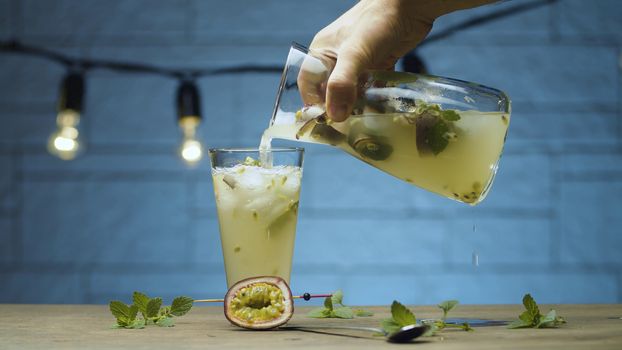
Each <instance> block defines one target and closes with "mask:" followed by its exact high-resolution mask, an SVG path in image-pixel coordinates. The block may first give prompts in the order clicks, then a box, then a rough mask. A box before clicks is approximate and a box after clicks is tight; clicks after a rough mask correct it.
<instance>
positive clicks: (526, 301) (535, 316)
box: [523, 294, 540, 323]
mask: <svg viewBox="0 0 622 350" xmlns="http://www.w3.org/2000/svg"><path fill="white" fill-rule="evenodd" d="M523 305H524V306H525V309H526V310H527V312H528V313H529V316H530V317H531V320H532V323H539V319H540V309H539V308H538V304H536V301H535V300H533V298H532V297H531V294H525V296H524V297H523Z"/></svg>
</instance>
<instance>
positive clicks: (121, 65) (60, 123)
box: [0, 0, 557, 164]
mask: <svg viewBox="0 0 622 350" xmlns="http://www.w3.org/2000/svg"><path fill="white" fill-rule="evenodd" d="M556 2H557V0H541V1H533V2H528V3H523V4H517V5H515V6H512V7H507V8H504V9H501V10H498V11H494V12H490V13H487V14H484V15H481V16H476V17H473V18H471V19H468V20H466V21H463V22H460V23H457V24H454V25H452V26H449V27H447V28H445V29H444V30H442V31H440V32H437V33H433V34H431V35H430V36H428V37H427V38H426V39H425V40H424V41H423V42H422V43H420V44H419V47H421V46H424V45H426V44H430V43H432V42H435V41H439V40H442V39H445V38H447V37H449V36H451V35H453V34H455V33H457V32H460V31H462V30H464V29H467V28H471V27H476V26H479V25H481V24H484V23H487V22H491V21H494V20H497V19H500V18H504V17H508V16H511V15H515V14H518V13H521V12H526V11H530V10H533V9H536V8H538V7H541V6H547V5H552V4H554V3H556ZM0 52H9V53H16V54H23V55H31V56H36V57H41V58H45V59H48V60H50V61H53V62H56V63H59V64H61V65H64V66H65V67H68V68H72V67H80V68H81V69H82V73H86V71H89V70H93V69H102V70H111V71H115V72H117V73H130V74H139V73H142V74H154V75H160V76H165V77H169V78H174V79H186V80H183V81H182V83H181V84H180V87H179V88H178V98H177V106H178V116H177V117H178V122H179V126H180V128H181V130H182V135H183V140H182V144H181V147H180V151H179V154H180V156H181V157H182V159H184V160H185V161H186V162H187V163H188V164H196V163H197V162H198V161H200V160H201V158H202V156H203V146H202V145H201V142H199V140H198V139H197V138H196V129H197V127H198V126H199V124H200V123H201V114H200V111H199V100H200V97H199V92H198V89H197V87H196V85H195V83H194V80H196V79H198V78H200V77H204V76H214V75H224V74H244V73H269V74H281V72H282V71H283V67H282V66H281V65H272V66H260V65H241V66H233V67H224V68H223V67H221V68H206V69H190V68H168V67H158V66H154V65H150V64H143V63H136V62H122V61H110V60H101V59H87V58H76V57H71V56H69V55H66V54H63V53H60V52H56V51H53V50H48V49H46V48H43V47H35V46H29V45H24V44H22V43H20V42H18V41H15V40H9V41H0ZM415 55H416V54H415V53H414V52H413V53H411V54H410V56H411V57H415ZM411 57H407V59H409V58H411ZM408 63H409V62H406V66H405V67H404V68H405V69H406V70H409V66H408ZM415 66H416V67H418V65H415ZM422 67H423V66H422ZM420 69H421V68H416V69H413V70H420ZM82 73H76V72H73V73H70V74H68V75H67V76H66V77H65V78H64V79H63V84H62V86H61V99H60V101H59V102H61V103H60V104H59V110H58V115H57V118H56V124H57V130H56V131H55V132H54V133H53V134H52V135H51V136H50V139H49V141H48V149H49V151H50V153H52V154H54V155H55V156H57V157H59V158H61V159H65V160H70V159H74V158H75V157H76V156H77V155H78V154H79V152H80V151H81V150H83V149H84V145H83V143H82V142H80V132H79V129H78V124H79V122H80V117H81V113H82V99H83V94H84V77H83V74H82ZM187 79H189V80H187ZM77 86H79V88H78V87H77ZM70 91H71V93H70ZM63 96H65V97H66V98H65V97H63ZM69 96H71V98H69ZM74 96H79V98H78V97H75V99H74ZM180 96H181V97H183V101H185V99H186V98H187V99H188V100H189V101H196V103H195V102H192V103H190V106H196V109H194V110H192V108H191V109H190V111H189V112H186V110H185V109H181V108H179V107H180V106H181V105H182V104H181V102H180V101H181V100H182V99H181V97H180ZM74 101H75V102H76V104H72V103H73V102H74ZM184 103H185V102H184ZM63 106H64V108H62V107H63ZM183 106H184V108H185V107H186V105H185V104H184V105H183ZM182 110H183V111H184V113H183V114H181V111H182Z"/></svg>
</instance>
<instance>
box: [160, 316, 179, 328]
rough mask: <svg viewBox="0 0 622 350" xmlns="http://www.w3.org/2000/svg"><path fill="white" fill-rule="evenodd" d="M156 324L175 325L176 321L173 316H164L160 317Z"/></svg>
mask: <svg viewBox="0 0 622 350" xmlns="http://www.w3.org/2000/svg"><path fill="white" fill-rule="evenodd" d="M156 324H157V325H158V326H160V327H173V326H174V325H175V321H174V320H173V318H172V317H163V318H160V319H159V320H158V321H157V322H156Z"/></svg>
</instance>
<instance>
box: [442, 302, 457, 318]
mask: <svg viewBox="0 0 622 350" xmlns="http://www.w3.org/2000/svg"><path fill="white" fill-rule="evenodd" d="M458 303H459V301H458V300H445V301H443V302H442V303H440V304H438V307H439V308H440V309H441V310H443V320H444V319H445V318H447V313H448V312H449V311H450V310H451V309H453V308H454V307H456V305H458Z"/></svg>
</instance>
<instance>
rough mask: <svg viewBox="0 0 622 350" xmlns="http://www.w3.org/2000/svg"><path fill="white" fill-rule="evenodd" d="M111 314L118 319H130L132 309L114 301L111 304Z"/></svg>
mask: <svg viewBox="0 0 622 350" xmlns="http://www.w3.org/2000/svg"><path fill="white" fill-rule="evenodd" d="M109 306H110V312H112V315H113V316H114V317H115V318H117V320H118V319H124V320H127V319H129V316H130V307H129V306H127V305H125V303H123V302H120V301H117V300H113V301H111V302H110V305H109Z"/></svg>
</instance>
